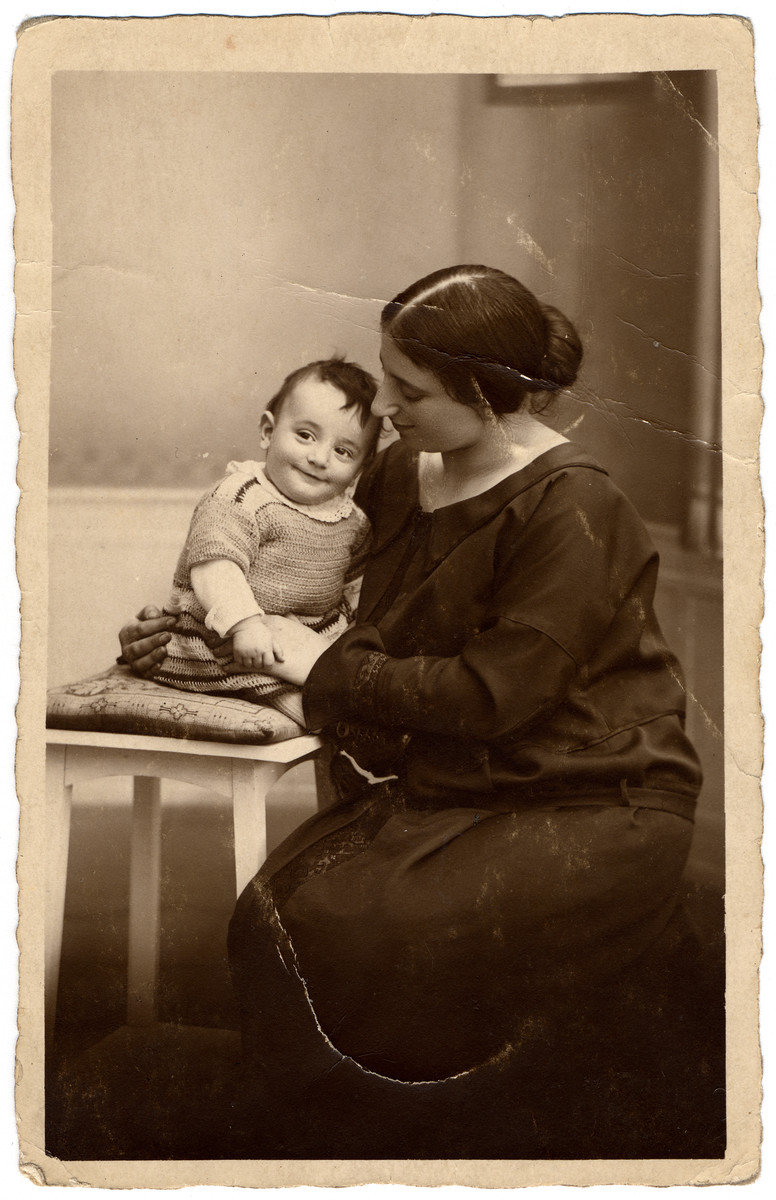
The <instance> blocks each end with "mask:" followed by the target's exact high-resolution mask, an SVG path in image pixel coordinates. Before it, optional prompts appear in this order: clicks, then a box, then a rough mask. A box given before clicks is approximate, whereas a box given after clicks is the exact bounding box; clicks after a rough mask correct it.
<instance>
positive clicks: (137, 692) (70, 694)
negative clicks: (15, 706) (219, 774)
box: [46, 665, 303, 745]
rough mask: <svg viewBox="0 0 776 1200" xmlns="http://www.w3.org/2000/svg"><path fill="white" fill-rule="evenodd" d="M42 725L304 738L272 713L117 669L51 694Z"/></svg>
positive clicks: (247, 738) (220, 738) (218, 738)
mask: <svg viewBox="0 0 776 1200" xmlns="http://www.w3.org/2000/svg"><path fill="white" fill-rule="evenodd" d="M46 725H47V726H48V727H49V729H84V730H89V731H94V730H96V731H98V732H100V733H137V734H150V735H152V736H156V737H174V738H190V739H192V740H200V741H207V742H242V743H244V744H247V745H261V744H264V743H266V742H283V741H286V740H287V739H288V738H293V737H298V736H299V735H300V733H302V732H303V731H302V730H301V729H300V727H299V726H298V725H297V724H296V722H295V721H292V720H291V719H290V718H289V717H286V716H284V715H283V713H280V712H277V711H276V710H275V709H274V708H265V707H263V706H262V705H257V704H251V703H250V702H249V701H248V700H237V699H235V698H233V697H232V696H204V695H200V694H199V693H196V692H183V691H178V690H177V689H175V688H171V687H165V686H164V684H160V683H154V681H153V680H151V679H138V678H137V676H135V675H133V674H132V672H131V671H130V670H129V668H128V667H125V666H118V665H117V666H113V667H111V668H110V669H109V670H108V671H104V672H103V673H102V674H101V675H95V676H93V677H92V678H90V679H82V680H80V681H79V682H78V683H68V684H63V685H62V686H60V687H55V688H51V689H50V691H49V693H48V702H47V705H46Z"/></svg>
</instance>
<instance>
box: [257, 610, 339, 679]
mask: <svg viewBox="0 0 776 1200" xmlns="http://www.w3.org/2000/svg"><path fill="white" fill-rule="evenodd" d="M264 624H265V625H267V626H269V628H270V629H271V630H272V633H273V634H274V635H275V637H276V638H277V640H278V642H279V643H280V645H281V646H282V648H283V660H282V662H275V663H273V664H272V666H271V667H268V668H267V667H264V668H263V669H264V670H265V671H266V673H267V674H268V675H274V676H276V678H278V679H285V680H286V681H287V682H288V683H294V684H296V686H297V687H303V686H304V684H305V683H306V682H307V676H308V675H309V674H310V672H311V671H312V669H313V667H314V666H315V664H316V663H317V661H318V659H319V658H320V657H321V655H322V654H323V653H324V651H325V650H328V648H329V646H330V645H331V642H329V641H328V639H327V638H325V637H323V635H322V634H320V633H316V632H315V631H314V630H312V629H308V628H307V626H306V625H303V624H302V622H301V621H294V620H293V619H292V618H290V617H277V616H269V615H267V616H265V617H264Z"/></svg>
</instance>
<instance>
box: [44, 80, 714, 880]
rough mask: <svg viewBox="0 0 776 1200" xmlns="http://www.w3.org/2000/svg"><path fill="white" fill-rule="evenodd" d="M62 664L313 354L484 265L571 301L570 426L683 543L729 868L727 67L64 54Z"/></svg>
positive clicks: (371, 332)
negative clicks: (185, 66)
mask: <svg viewBox="0 0 776 1200" xmlns="http://www.w3.org/2000/svg"><path fill="white" fill-rule="evenodd" d="M52 99H53V104H52V112H53V120H52V200H53V203H52V218H53V233H54V264H55V265H54V279H53V308H54V318H53V345H52V371H51V410H50V411H51V420H50V484H51V491H50V497H51V513H50V581H51V595H50V643H49V644H50V658H49V682H50V683H51V684H56V683H62V682H66V681H71V680H74V679H77V678H79V677H83V676H85V675H88V674H89V673H92V672H95V671H99V670H101V669H105V668H106V667H107V666H109V664H110V663H111V661H112V660H113V658H114V656H115V654H116V653H117V651H118V642H117V636H116V634H117V630H118V628H119V626H120V625H121V624H123V623H124V621H125V620H126V619H127V618H128V617H129V616H130V615H131V614H132V613H134V612H135V611H137V609H138V608H139V607H140V606H141V605H142V604H144V603H147V602H150V601H153V602H156V603H161V602H163V601H164V600H165V598H166V595H167V592H168V589H169V586H170V580H171V574H172V569H173V566H174V562H175V558H176V555H177V551H178V549H179V547H180V544H181V540H182V538H183V535H184V533H185V529H186V526H187V522H188V517H189V514H190V511H191V508H192V506H193V503H194V502H195V500H196V499H197V497H198V495H199V494H200V493H201V492H202V491H203V490H204V489H206V488H207V487H208V486H209V485H210V484H211V483H212V482H214V481H215V480H216V479H217V478H218V477H219V475H220V474H221V473H222V472H223V470H224V467H225V465H226V463H227V462H228V461H229V460H230V459H245V458H252V457H258V456H259V452H258V437H257V424H258V419H259V415H260V413H261V411H262V409H263V408H264V406H265V404H266V402H267V400H268V399H269V398H270V397H271V396H272V395H273V393H274V391H275V390H276V389H277V387H278V385H279V384H280V382H281V380H282V379H283V377H284V376H285V375H286V374H287V373H288V372H289V371H291V370H292V369H294V368H295V367H297V366H299V365H301V364H302V363H304V362H307V361H310V360H312V359H315V358H320V357H326V356H328V355H330V354H332V353H334V352H341V353H345V354H347V355H348V356H350V357H353V358H355V359H356V360H357V361H359V362H361V363H362V364H363V365H364V366H366V367H367V368H369V369H371V370H373V371H376V370H377V352H378V334H377V327H378V321H379V315H380V310H381V308H382V306H383V304H384V303H385V301H386V300H388V299H390V298H391V297H392V296H393V295H394V294H395V293H396V292H397V291H399V290H400V289H401V288H402V287H405V286H406V285H407V284H409V283H410V282H412V281H413V280H415V279H417V278H419V277H421V276H422V275H424V274H426V273H428V272H430V271H432V270H435V269H437V268H439V267H442V266H445V265H449V264H451V263H454V262H473V263H477V262H482V263H487V264H489V265H493V266H497V267H500V268H502V269H504V270H506V271H508V272H510V273H511V274H514V275H516V276H517V277H518V278H519V279H521V280H523V281H524V282H525V283H526V284H527V285H528V286H529V287H530V288H531V289H532V290H533V291H535V292H536V293H537V294H538V295H539V297H540V298H541V299H542V300H544V301H547V302H549V303H552V304H555V305H557V306H558V307H559V308H561V309H562V310H563V311H564V312H566V313H567V314H568V315H569V316H570V317H571V319H572V320H573V321H574V322H575V323H576V325H577V327H578V329H579V331H580V333H581V335H582V338H583V341H584V344H585V361H584V364H583V370H582V374H581V377H580V380H579V381H578V384H577V385H576V386H575V388H574V389H573V392H572V394H571V395H570V396H568V397H563V398H561V399H560V400H559V401H558V402H556V403H555V404H554V405H553V406H552V407H551V408H550V410H549V411H548V414H547V419H548V420H550V421H551V422H552V423H553V424H555V425H556V426H557V427H558V428H561V429H563V430H564V431H565V432H567V433H568V434H569V436H571V437H572V438H573V439H575V440H576V441H578V442H579V443H581V444H582V445H583V446H585V447H586V448H587V449H589V450H590V451H592V453H593V454H594V455H595V456H596V457H597V458H598V459H599V460H600V461H601V462H602V463H603V464H604V465H605V466H606V467H607V468H608V469H609V470H610V472H611V474H612V475H613V477H614V478H615V480H616V481H617V482H618V483H619V484H620V485H621V486H622V487H623V488H624V490H625V491H626V492H627V493H628V494H629V495H630V497H631V498H632V499H633V501H634V502H635V504H636V505H637V507H638V508H639V510H640V512H641V513H642V516H643V517H644V518H645V519H646V520H647V522H648V524H649V526H650V529H651V531H652V533H653V536H654V538H655V540H656V542H657V544H658V545H659V548H660V550H661V556H662V559H663V575H662V583H661V592H660V597H659V610H660V616H661V619H662V621H663V624H664V627H665V631H666V634H667V636H668V638H669V641H670V643H671V645H672V647H673V648H674V649H675V650H676V652H677V653H678V654H679V656H680V658H681V660H682V662H683V665H684V667H685V670H686V673H687V676H688V684H689V697H690V717H689V724H690V731H691V734H692V736H693V737H694V738H695V740H696V742H697V744H698V747H699V750H700V753H701V755H702V758H703V762H704V768H705V771H706V785H705V788H704V793H703V799H702V803H701V810H700V816H699V822H698V831H697V837H696V845H695V850H694V862H695V863H696V865H697V866H698V867H699V868H700V869H702V871H703V872H704V874H706V875H710V876H712V877H713V879H714V881H715V883H719V884H720V885H721V872H722V865H723V851H722V845H723V843H722V769H721V730H722V592H721V559H720V556H719V552H718V547H719V532H718V528H719V512H720V501H721V496H720V479H721V469H720V458H721V455H720V451H719V218H718V196H717V158H716V153H715V150H714V145H715V143H714V132H715V128H716V93H715V86H714V76H713V74H712V73H707V72H702V71H690V72H679V73H673V74H665V73H661V74H651V73H644V74H632V75H627V76H611V77H610V76H576V77H562V76H561V77H557V76H556V77H536V76H523V77H521V76H495V75H494V76H479V75H439V74H437V75H393V74H390V75H389V74H354V75H333V74H317V73H311V74H282V73H279V74H269V73H263V74H246V73H240V74H237V73H235V74H230V73H228V72H213V73H173V72H169V73H167V72H165V73H155V72H143V73H136V72H103V71H100V72H73V71H66V72H60V73H58V74H56V75H55V76H54V79H53V95H52Z"/></svg>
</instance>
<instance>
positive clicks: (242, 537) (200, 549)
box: [186, 480, 259, 574]
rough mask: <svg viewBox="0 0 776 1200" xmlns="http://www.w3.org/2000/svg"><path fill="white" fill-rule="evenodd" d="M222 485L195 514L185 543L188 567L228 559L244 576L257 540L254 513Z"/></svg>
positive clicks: (228, 486)
mask: <svg viewBox="0 0 776 1200" xmlns="http://www.w3.org/2000/svg"><path fill="white" fill-rule="evenodd" d="M233 488H234V485H233V484H232V483H231V481H230V480H227V481H222V483H221V484H219V486H218V487H216V488H214V490H213V491H212V492H210V493H209V494H208V495H207V496H204V497H203V498H202V499H201V500H200V502H199V504H198V505H197V507H196V508H195V510H194V515H193V516H192V518H191V525H190V526H189V535H188V538H187V540H186V554H187V564H186V565H187V567H188V569H189V571H190V570H191V568H192V567H193V566H195V565H196V564H197V563H202V562H209V561H210V560H212V559H228V560H229V561H231V562H234V563H236V564H237V566H238V567H239V568H240V570H241V571H242V572H243V574H247V572H248V568H249V567H250V564H251V562H252V561H253V559H254V557H255V554H256V548H257V545H258V540H259V530H258V527H257V524H256V518H255V515H254V511H253V510H252V508H251V507H248V506H246V504H245V503H244V502H243V501H242V497H241V493H240V491H237V493H236V494H234V493H233Z"/></svg>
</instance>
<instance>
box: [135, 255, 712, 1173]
mask: <svg viewBox="0 0 776 1200" xmlns="http://www.w3.org/2000/svg"><path fill="white" fill-rule="evenodd" d="M381 324H382V352H381V361H382V365H383V370H384V381H383V383H382V385H381V387H380V388H379V391H378V394H377V397H376V400H375V402H374V406H373V412H374V413H375V414H376V415H378V416H380V417H388V418H389V419H390V421H391V423H392V424H393V426H394V428H395V429H396V430H397V432H398V434H399V439H400V440H399V442H397V443H395V444H394V445H392V446H390V447H389V448H388V450H387V451H385V453H383V454H382V455H381V456H380V457H379V459H378V460H377V462H376V463H375V465H374V466H373V467H372V468H370V469H369V470H368V472H367V473H366V474H365V476H364V477H363V478H362V480H361V483H360V486H359V491H358V495H357V499H358V502H359V503H360V505H361V506H362V508H363V509H364V510H365V512H366V513H367V515H368V516H369V517H370V519H371V521H372V523H373V528H374V537H373V547H372V553H371V559H370V562H369V565H368V567H367V570H366V574H365V578H364V584H363V590H362V593H361V601H360V606H359V615H358V624H357V625H356V626H355V627H354V628H353V629H351V630H350V631H349V632H347V633H346V634H345V635H343V637H341V638H340V640H339V641H338V642H337V643H336V644H335V645H333V646H327V645H325V644H323V643H322V642H321V641H320V640H319V639H318V638H317V637H316V635H314V634H310V633H309V631H306V630H303V629H300V628H298V627H296V626H294V625H293V624H290V623H287V622H283V621H282V619H280V618H278V630H279V631H280V633H281V636H284V637H285V639H286V641H285V649H286V655H285V661H284V662H283V663H280V664H277V667H276V670H277V673H278V675H280V676H282V677H283V678H285V679H287V680H289V681H290V682H292V683H295V684H298V685H299V686H301V687H302V688H303V700H304V709H305V714H306V718H307V724H308V727H309V728H310V729H313V730H322V731H323V732H324V733H325V736H326V737H327V738H328V739H329V740H330V741H331V743H332V745H333V748H334V753H333V757H332V767H331V771H332V779H333V781H334V784H335V787H336V789H337V793H338V796H339V803H338V804H336V805H335V806H333V807H331V808H329V809H327V810H325V811H324V812H322V813H320V814H319V815H317V816H315V817H314V818H312V819H311V820H310V821H308V822H307V823H306V824H305V825H303V826H302V827H301V828H300V829H299V830H297V831H296V833H294V834H293V835H292V836H291V837H290V838H289V839H287V840H286V842H284V843H283V844H282V845H281V846H280V847H278V849H277V850H275V851H274V853H273V854H272V855H271V856H270V858H269V859H268V861H267V863H266V864H265V866H264V868H263V869H262V871H261V872H260V874H259V875H258V876H257V878H256V879H255V880H254V881H253V882H252V883H251V884H250V885H249V887H248V888H247V889H246V891H245V892H244V893H243V895H242V897H241V898H240V900H239V901H238V905H237V909H236V911H235V915H234V918H233V920H232V925H231V930H230V939H229V940H230V955H231V961H232V968H233V977H234V980H235V985H236V988H237V992H238V997H239V1001H240V1006H241V1012H242V1018H243V1041H244V1046H245V1050H246V1053H247V1056H248V1061H249V1062H250V1064H251V1067H250V1070H251V1075H252V1077H253V1078H254V1079H256V1080H264V1081H265V1082H266V1081H269V1083H268V1085H267V1086H268V1088H269V1091H268V1095H270V1096H271V1097H272V1101H271V1107H272V1108H274V1109H275V1110H277V1109H278V1108H279V1109H280V1110H281V1113H282V1111H283V1105H284V1103H285V1102H284V1101H282V1100H281V1098H282V1097H283V1096H285V1097H286V1100H287V1103H288V1105H289V1113H293V1111H294V1109H295V1106H296V1111H297V1115H298V1105H299V1103H300V1098H301V1097H305V1098H306V1102H307V1103H308V1117H309V1119H310V1121H312V1122H313V1124H314V1125H316V1130H317V1132H316V1130H314V1131H313V1134H312V1135H311V1136H312V1141H311V1142H310V1143H309V1145H312V1147H313V1149H312V1150H311V1151H309V1152H313V1153H315V1152H318V1153H321V1152H325V1151H322V1150H321V1145H322V1144H323V1143H324V1142H325V1140H326V1137H328V1136H329V1134H330V1131H329V1133H327V1132H326V1129H327V1128H328V1127H327V1126H326V1123H325V1119H326V1118H330V1119H331V1121H332V1122H333V1126H334V1128H335V1129H336V1130H337V1131H338V1132H337V1134H336V1135H331V1136H333V1137H334V1141H333V1142H332V1143H331V1144H332V1150H331V1153H333V1154H334V1155H335V1156H340V1155H341V1154H344V1153H345V1152H346V1151H345V1149H343V1146H352V1152H353V1153H354V1154H357V1155H363V1156H366V1155H369V1154H378V1155H381V1156H387V1157H391V1156H393V1157H399V1156H402V1155H403V1154H405V1153H406V1154H419V1155H423V1156H430V1157H439V1156H443V1155H444V1156H453V1157H457V1156H470V1155H475V1156H477V1155H480V1154H483V1155H485V1156H488V1155H489V1154H492V1155H508V1156H510V1157H534V1156H539V1155H541V1154H552V1155H556V1156H557V1155H563V1154H566V1155H569V1156H576V1155H580V1154H582V1155H588V1154H589V1153H592V1154H593V1156H595V1155H598V1154H600V1155H603V1156H605V1155H607V1154H609V1153H614V1154H627V1155H631V1154H635V1155H637V1156H650V1155H652V1154H664V1153H676V1152H680V1153H683V1154H684V1153H690V1154H694V1153H696V1152H704V1151H702V1150H701V1151H698V1148H697V1147H696V1146H692V1147H689V1148H688V1146H686V1145H685V1143H684V1142H682V1145H681V1148H680V1149H679V1150H678V1151H676V1150H671V1149H670V1148H669V1149H666V1146H667V1144H668V1142H671V1139H672V1138H674V1137H678V1138H679V1140H680V1141H681V1137H682V1135H681V1134H680V1133H679V1132H678V1131H676V1130H675V1129H674V1125H675V1123H676V1121H677V1120H678V1121H680V1123H681V1120H683V1119H684V1117H681V1118H679V1117H678V1116H674V1117H672V1118H670V1119H669V1120H668V1123H667V1125H666V1123H665V1122H663V1123H662V1124H661V1122H660V1121H658V1122H657V1124H655V1121H654V1113H655V1111H659V1110H660V1108H661V1105H662V1106H663V1107H664V1108H665V1106H668V1108H669V1109H671V1100H670V1094H673V1093H672V1092H671V1088H672V1084H671V1082H670V1081H669V1082H668V1083H666V1072H667V1065H666V1064H667V1062H668V1060H669V1058H670V1056H671V1054H672V1053H674V1051H675V1050H676V1049H677V1046H674V1045H673V1044H672V1043H671V1036H670V1033H669V1034H668V1036H667V1034H666V1030H667V1029H670V1028H673V1027H675V1025H676V1021H677V1020H678V1019H679V1016H684V1014H679V1015H677V1010H676V1009H675V1008H673V1007H671V1005H672V1003H673V1001H672V987H671V985H672V983H673V982H674V977H675V972H676V970H677V967H676V963H677V962H678V961H680V960H683V961H685V962H686V961H687V958H688V949H689V947H690V942H689V941H688V939H687V936H686V934H685V933H684V931H683V930H682V926H681V921H680V919H679V917H678V915H677V914H678V910H677V889H678V885H679V881H680V878H681V875H682V871H683V868H684V864H685V861H686V858H687V854H688V850H689V846H690V840H691V835H692V816H693V809H694V804H695V799H696V796H697V794H698V791H699V788H700V783H701V773H700V768H699V764H698V760H697V758H696V755H695V753H694V751H693V749H692V747H691V745H690V743H689V742H688V740H687V738H686V736H685V733H684V709H685V695H684V687H683V684H682V681H681V674H680V670H679V667H678V664H677V662H676V660H675V659H674V657H673V656H672V655H671V653H670V652H669V651H668V649H667V648H666V646H665V644H664V642H663V639H662V636H661V633H660V630H659V628H658V625H657V622H656V619H655V616H654V612H653V607H652V601H653V594H654V588H655V579H656V572H657V555H656V553H655V551H654V549H653V547H652V545H651V544H650V542H649V538H648V536H647V534H646V532H645V529H644V526H643V524H642V522H641V520H640V519H639V517H638V516H637V514H636V513H635V511H634V509H633V508H632V506H631V505H630V503H629V502H628V501H627V500H626V499H625V497H624V496H623V495H622V494H621V493H620V492H619V491H618V490H617V488H616V487H615V486H614V484H613V483H612V482H611V480H610V479H609V477H608V475H607V474H606V472H605V471H604V469H603V468H602V467H600V466H599V465H598V464H597V463H596V462H595V461H594V460H593V459H591V458H590V457H589V456H588V455H587V454H586V453H585V452H584V451H581V450H580V449H579V448H577V447H575V446H573V445H572V444H571V443H569V442H568V441H567V439H566V438H565V437H563V436H562V435H561V434H559V433H556V432H554V431H553V430H551V429H550V428H548V427H547V426H545V425H544V424H543V423H542V422H541V421H539V420H538V418H537V417H536V415H535V413H534V411H532V401H533V399H534V397H535V396H536V395H543V394H545V393H548V392H554V391H556V390H558V389H560V388H564V387H568V386H570V385H571V384H572V383H573V382H574V379H575V377H576V373H577V369H578V366H579V363H580V360H581V356H582V350H581V345H580V342H579V338H578V336H577V334H576V332H575V330H574V329H573V327H572V326H571V324H570V323H569V322H568V321H567V319H566V318H565V317H564V316H563V315H562V314H561V313H559V312H558V311H557V310H556V309H553V308H550V307H549V306H547V305H544V304H542V303H540V302H539V301H538V300H537V299H536V298H535V297H534V296H533V295H532V294H531V293H530V292H529V291H528V290H527V289H526V288H525V287H523V286H522V285H521V284H520V283H518V282H517V280H515V279H512V278H511V277H510V276H508V275H505V274H503V273H502V272H500V271H496V270H493V269H491V268H486V267H480V266H459V267H453V268H448V269H445V270H442V271H438V272H436V273H434V274H432V275H430V276H428V277H427V278H425V279H422V280H420V281H419V282H418V283H415V284H414V285H412V286H411V287H410V288H408V289H407V290H406V291H404V292H402V293H401V294H400V295H399V296H397V297H396V299H395V300H393V301H392V302H391V303H390V304H388V305H387V306H386V308H385V309H384V311H383V314H382V323H381ZM163 630H164V623H163V621H161V620H153V619H152V620H145V621H141V622H140V623H139V624H137V623H133V624H131V625H129V626H127V627H126V629H125V630H123V631H122V646H123V649H124V654H125V656H126V658H127V659H128V660H129V661H131V662H132V663H133V664H134V666H135V669H136V670H140V671H148V670H153V667H154V665H155V663H156V662H158V661H160V659H161V658H162V657H163V656H164V641H165V636H166V635H165V633H164V632H163ZM671 954H673V959H671V957H670V956H671ZM658 1011H660V1012H662V1019H658V1016H657V1014H658ZM684 1036H685V1035H684V1034H683V1035H682V1038H680V1039H679V1040H678V1043H677V1045H678V1046H679V1047H680V1052H679V1057H681V1047H682V1046H686V1043H685V1041H684ZM615 1042H616V1045H615V1044H614V1043H615ZM666 1056H668V1058H667V1057H666ZM348 1105H351V1109H350V1110H349V1111H350V1113H351V1118H352V1119H346V1117H345V1113H346V1111H348ZM634 1105H635V1110H634V1107H633V1106H634ZM680 1107H681V1105H680ZM370 1110H371V1111H374V1112H376V1113H379V1114H380V1116H379V1119H378V1118H377V1117H375V1119H374V1120H368V1121H367V1122H366V1128H365V1127H364V1125H365V1123H364V1121H363V1120H361V1121H359V1120H358V1114H359V1113H361V1114H363V1113H364V1112H365V1111H370ZM677 1111H678V1110H677ZM683 1111H684V1110H682V1112H683ZM312 1113H314V1114H315V1116H314V1117H313V1116H310V1114H312ZM475 1114H477V1115H476V1116H475ZM483 1114H486V1115H483ZM537 1114H538V1118H537ZM634 1121H635V1123H636V1124H635V1129H634ZM321 1122H323V1124H321ZM354 1122H355V1124H356V1125H357V1126H358V1128H357V1129H355V1130H354ZM672 1122H673V1123H672ZM316 1123H317V1124H316ZM276 1128H278V1129H281V1130H282V1129H283V1128H284V1124H283V1120H282V1119H281V1120H280V1121H279V1123H278V1124H277V1126H276ZM467 1131H468V1132H467ZM280 1136H281V1146H282V1150H281V1151H280V1152H282V1153H285V1154H292V1153H295V1152H298V1153H300V1154H301V1153H305V1152H307V1151H306V1150H305V1147H304V1145H302V1143H295V1141H294V1138H293V1137H291V1138H290V1140H289V1139H288V1138H286V1140H285V1141H283V1140H282V1139H283V1136H284V1135H283V1134H282V1133H281V1134H280ZM289 1136H290V1135H289ZM316 1137H317V1138H318V1142H316ZM348 1138H349V1139H350V1141H348ZM661 1138H662V1140H661ZM338 1139H339V1140H338ZM343 1139H344V1140H343ZM596 1139H597V1140H596ZM650 1139H651V1140H650ZM666 1139H667V1140H666ZM672 1144H673V1143H672ZM297 1145H298V1149H297V1148H296V1147H297ZM316 1147H317V1150H316ZM705 1152H708V1151H707V1150H706V1151H705Z"/></svg>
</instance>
